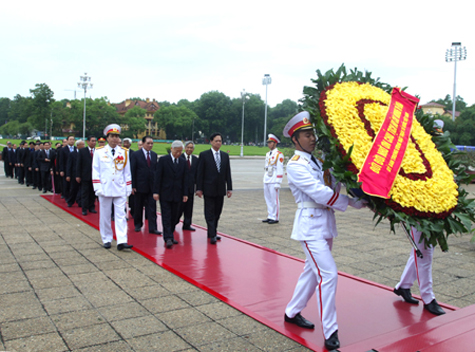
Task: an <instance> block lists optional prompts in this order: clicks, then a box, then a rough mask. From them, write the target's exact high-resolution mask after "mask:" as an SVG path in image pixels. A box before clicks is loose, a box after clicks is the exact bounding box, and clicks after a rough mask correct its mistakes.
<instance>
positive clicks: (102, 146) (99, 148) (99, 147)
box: [96, 146, 104, 150]
mask: <svg viewBox="0 0 475 352" xmlns="http://www.w3.org/2000/svg"><path fill="white" fill-rule="evenodd" d="M102 148H104V146H102V147H97V148H96V150H98V149H102Z"/></svg>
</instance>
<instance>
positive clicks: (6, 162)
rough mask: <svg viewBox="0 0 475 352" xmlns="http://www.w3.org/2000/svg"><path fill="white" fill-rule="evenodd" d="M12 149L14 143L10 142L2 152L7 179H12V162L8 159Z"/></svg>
mask: <svg viewBox="0 0 475 352" xmlns="http://www.w3.org/2000/svg"><path fill="white" fill-rule="evenodd" d="M11 148H12V142H10V141H8V142H7V146H6V147H4V148H3V150H2V160H3V169H4V170H5V177H11V176H10V171H11V170H12V168H11V166H10V161H9V160H8V157H9V155H10V149H11Z"/></svg>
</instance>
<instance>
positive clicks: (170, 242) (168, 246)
mask: <svg viewBox="0 0 475 352" xmlns="http://www.w3.org/2000/svg"><path fill="white" fill-rule="evenodd" d="M165 245H166V246H167V248H172V247H173V240H171V239H168V240H167V241H166V242H165Z"/></svg>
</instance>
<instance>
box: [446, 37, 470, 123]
mask: <svg viewBox="0 0 475 352" xmlns="http://www.w3.org/2000/svg"><path fill="white" fill-rule="evenodd" d="M466 58H467V49H466V48H465V47H463V48H462V43H460V42H454V43H452V48H451V49H447V51H446V52H445V62H452V61H453V62H454V95H453V99H452V121H455V100H456V99H457V96H456V95H455V87H456V82H457V60H458V61H462V60H465V59H466Z"/></svg>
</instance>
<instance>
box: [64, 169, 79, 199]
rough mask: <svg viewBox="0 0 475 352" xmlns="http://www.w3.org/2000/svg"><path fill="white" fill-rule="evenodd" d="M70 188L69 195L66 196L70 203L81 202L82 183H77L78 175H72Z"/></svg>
mask: <svg viewBox="0 0 475 352" xmlns="http://www.w3.org/2000/svg"><path fill="white" fill-rule="evenodd" d="M69 185H70V189H69V197H65V199H66V202H68V204H74V203H76V202H77V203H78V204H79V205H82V204H81V184H80V183H77V181H76V177H72V176H71V181H69Z"/></svg>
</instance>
